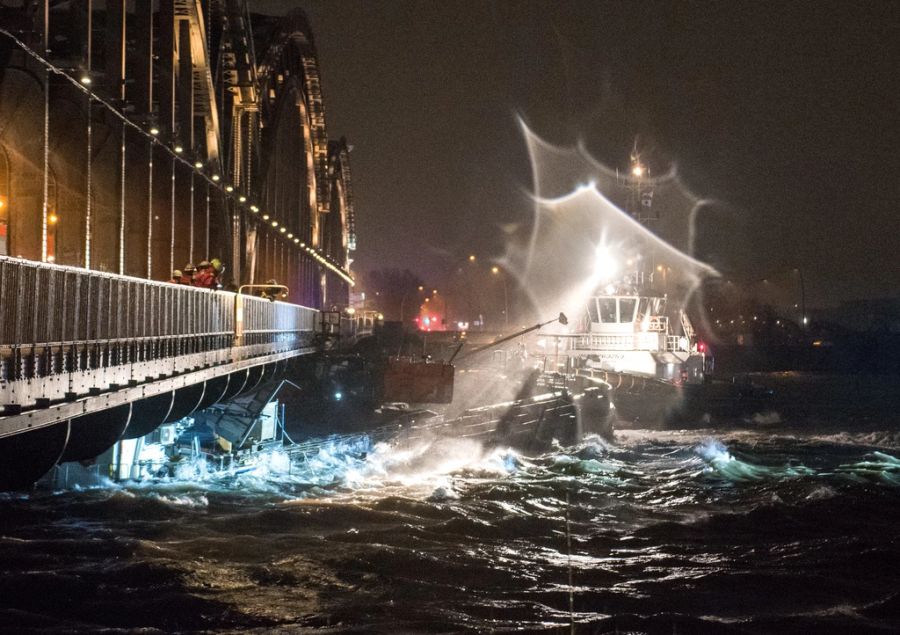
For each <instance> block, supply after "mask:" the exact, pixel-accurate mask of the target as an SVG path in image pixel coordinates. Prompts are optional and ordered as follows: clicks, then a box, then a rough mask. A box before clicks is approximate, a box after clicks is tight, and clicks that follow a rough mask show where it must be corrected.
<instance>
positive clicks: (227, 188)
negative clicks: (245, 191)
mask: <svg viewBox="0 0 900 635" xmlns="http://www.w3.org/2000/svg"><path fill="white" fill-rule="evenodd" d="M225 191H226V192H234V188H233V187H232V186H230V185H226V186H225Z"/></svg>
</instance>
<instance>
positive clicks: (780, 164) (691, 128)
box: [251, 0, 900, 305]
mask: <svg viewBox="0 0 900 635" xmlns="http://www.w3.org/2000/svg"><path fill="white" fill-rule="evenodd" d="M251 7H252V10H253V11H258V12H264V13H283V12H284V11H285V10H287V9H288V8H290V7H300V8H302V9H304V10H305V11H306V12H307V14H308V15H309V17H310V21H311V23H312V27H313V30H314V34H315V38H316V45H317V48H318V51H319V57H320V64H321V71H322V81H323V90H324V92H325V108H326V117H327V123H328V128H329V134H330V135H331V136H333V137H338V136H341V135H346V136H347V138H348V140H349V142H350V143H351V144H352V145H353V146H354V150H353V152H352V154H351V161H352V168H353V185H354V194H355V197H356V209H357V217H358V226H357V233H358V237H359V249H358V251H357V252H356V258H357V260H356V264H355V269H356V270H357V271H367V270H370V269H374V268H381V267H401V268H403V267H408V268H410V269H411V270H413V271H414V272H415V273H417V274H418V275H420V276H421V277H422V278H424V279H425V280H426V281H428V282H429V283H431V284H435V285H439V284H440V283H441V281H442V279H443V278H444V276H446V275H447V274H448V272H449V271H452V269H453V268H454V266H455V265H456V263H458V262H460V261H461V260H462V259H463V258H465V256H466V255H467V254H468V253H477V254H479V255H481V256H483V257H490V256H500V255H502V253H503V251H504V245H503V238H502V232H501V230H500V227H501V226H503V225H504V224H507V223H514V222H521V221H527V219H528V218H530V215H531V212H532V206H531V203H530V202H529V201H528V199H527V197H526V196H525V192H526V191H528V190H529V189H530V187H531V184H530V167H529V164H528V158H527V154H526V148H525V145H524V142H523V139H522V136H521V134H520V131H519V129H518V126H517V122H516V116H517V115H519V116H521V117H522V118H523V119H524V120H525V121H526V122H528V124H529V125H530V126H531V127H532V128H533V129H534V130H535V131H536V132H537V133H538V134H539V135H541V136H542V137H544V138H546V139H548V140H552V141H554V142H558V143H561V144H573V143H574V142H576V141H578V140H583V141H584V142H585V143H586V144H587V146H588V147H589V148H590V149H591V151H592V152H593V153H594V154H595V156H597V158H599V159H601V160H603V161H604V162H605V163H607V164H609V165H611V166H613V167H616V166H619V167H626V166H627V161H628V154H629V151H630V150H631V147H632V144H633V143H634V140H635V138H636V137H637V138H638V139H639V143H640V146H641V147H642V149H643V151H644V154H645V156H646V157H648V158H649V161H650V164H651V168H655V169H656V171H657V172H660V171H662V170H664V169H665V168H666V167H668V165H669V164H672V163H674V164H676V165H677V166H678V170H679V172H680V174H681V175H682V177H683V179H684V180H685V181H686V183H687V184H688V185H689V186H690V188H691V189H692V190H693V191H694V192H696V193H697V194H700V195H702V196H705V197H713V198H716V199H719V200H721V201H723V202H725V203H727V204H723V205H722V206H720V208H718V209H717V211H716V212H715V213H712V214H710V215H708V216H707V217H706V218H704V219H703V226H702V227H701V232H702V235H703V237H704V239H703V245H702V247H701V252H702V254H703V256H704V257H705V259H707V260H708V261H709V262H710V263H711V264H713V265H714V266H716V267H717V268H719V269H720V270H721V271H723V272H724V273H726V275H728V276H733V277H734V278H735V279H745V280H751V279H759V278H763V277H767V276H770V277H773V278H777V277H778V276H779V275H784V272H786V271H789V270H790V269H791V268H793V267H798V266H799V267H802V268H803V271H804V272H805V276H806V285H807V295H808V301H809V303H810V304H811V305H833V304H837V303H839V302H841V301H843V300H848V299H853V298H877V297H895V298H896V297H897V296H898V289H900V220H898V219H900V116H898V101H900V79H898V77H900V3H898V2H882V1H872V2H841V3H838V2H826V1H823V2H781V3H762V2H745V3H731V2H727V3H726V2H718V3H684V2H678V3H668V2H658V3H655V2H615V3H612V2H611V3H606V2H598V1H596V0H591V1H586V2H577V1H558V2H537V1H516V2H473V1H467V2H455V1H446V0H445V1H441V2H436V1H435V2H431V1H428V2H424V1H423V2H400V1H388V0H386V1H383V2H377V3H373V2H363V1H347V0H344V1H341V2H335V1H334V0H322V1H304V2H287V1H283V0H269V1H266V0H256V1H255V2H251Z"/></svg>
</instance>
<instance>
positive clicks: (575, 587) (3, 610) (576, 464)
mask: <svg viewBox="0 0 900 635" xmlns="http://www.w3.org/2000/svg"><path fill="white" fill-rule="evenodd" d="M758 424H759V427H757V428H756V429H753V427H752V426H749V427H748V426H745V428H744V429H736V428H732V427H722V428H719V429H703V430H692V431H665V432H651V431H642V430H624V431H619V432H618V433H617V434H616V439H615V442H613V443H611V444H607V443H604V442H603V441H601V440H599V439H589V440H587V441H586V442H584V443H582V444H581V445H579V446H577V447H574V448H567V449H563V448H558V449H556V450H555V451H551V452H549V453H546V454H544V455H541V456H537V457H523V456H520V455H518V454H516V453H515V452H513V451H510V450H508V449H503V448H499V449H494V450H490V451H487V450H483V449H482V448H481V447H480V446H478V445H477V444H476V443H474V442H467V441H464V440H458V439H442V440H437V441H433V442H431V443H428V444H422V445H420V446H416V447H404V446H401V447H386V446H376V447H374V448H371V450H370V451H369V452H367V453H366V454H365V455H363V454H360V452H359V451H358V450H359V448H350V447H341V446H339V445H334V446H330V447H327V448H325V449H323V450H322V451H321V452H320V453H319V454H318V455H316V456H308V457H306V460H304V461H302V462H300V463H295V464H292V465H288V462H287V460H286V459H284V458H283V457H281V458H279V459H278V460H276V461H274V462H273V465H272V467H271V469H270V470H269V471H268V472H267V473H263V474H259V473H257V474H246V475H242V476H238V477H233V478H227V479H226V478H221V477H212V476H211V477H196V478H192V479H190V480H180V481H159V482H155V483H147V484H142V485H129V486H123V485H113V484H109V485H108V486H105V487H100V488H93V489H71V490H66V491H52V492H51V491H37V492H34V493H30V494H27V495H25V494H5V495H2V499H0V574H2V575H0V631H3V632H14V633H23V632H42V633H43V632H49V633H69V632H105V633H117V632H140V633H155V632H173V631H178V632H195V631H204V632H234V633H247V632H260V633H262V632H266V633H268V632H286V633H294V632H316V633H372V632H375V633H378V632H382V633H401V632H402V633H407V632H489V631H496V632H503V631H509V630H520V631H525V632H534V631H547V632H568V631H569V630H570V628H571V624H572V623H574V624H575V630H576V631H577V632H584V633H587V632H590V633H600V632H642V633H812V632H815V633H851V632H852V633H861V632H874V633H878V632H885V633H887V632H898V631H900V529H898V528H900V432H897V431H896V430H891V429H884V428H885V426H881V425H880V424H879V422H878V421H877V420H876V421H869V423H868V425H867V426H866V430H864V431H863V430H857V431H854V432H846V431H845V432H841V431H839V430H837V431H834V432H832V433H829V434H813V433H811V432H799V431H797V430H796V429H792V428H791V427H790V426H788V425H785V424H783V423H777V422H776V423H775V424H774V425H767V424H772V422H771V421H761V422H758ZM838 428H839V426H838Z"/></svg>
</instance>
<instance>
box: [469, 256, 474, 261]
mask: <svg viewBox="0 0 900 635" xmlns="http://www.w3.org/2000/svg"><path fill="white" fill-rule="evenodd" d="M469 262H475V254H469Z"/></svg>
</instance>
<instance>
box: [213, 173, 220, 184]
mask: <svg viewBox="0 0 900 635" xmlns="http://www.w3.org/2000/svg"><path fill="white" fill-rule="evenodd" d="M220 178H222V177H220V176H219V175H218V174H213V175H212V180H213V181H216V182H217V183H218V181H219V179H220Z"/></svg>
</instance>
